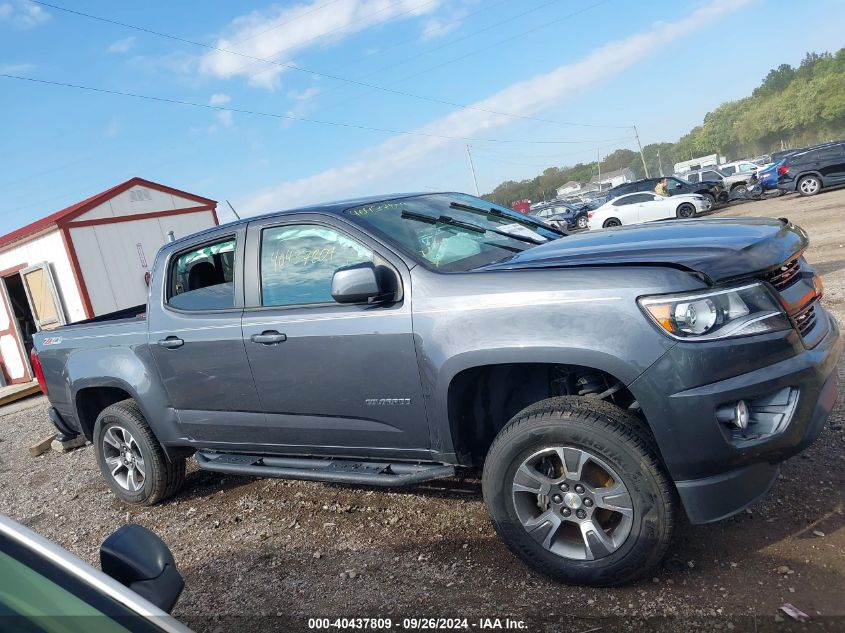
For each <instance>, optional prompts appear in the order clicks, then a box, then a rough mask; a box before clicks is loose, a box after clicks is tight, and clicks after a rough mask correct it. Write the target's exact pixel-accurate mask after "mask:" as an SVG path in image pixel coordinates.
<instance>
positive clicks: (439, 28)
mask: <svg viewBox="0 0 845 633" xmlns="http://www.w3.org/2000/svg"><path fill="white" fill-rule="evenodd" d="M460 25H461V23H460V21H452V20H450V21H448V22H447V21H443V20H441V19H440V18H432V19H431V20H428V21H427V22H426V23H425V24H424V25H423V31H422V39H423V40H432V39H434V38H436V37H443V36H444V35H446V34H447V33H450V32H452V31H454V30H455V29H456V28H458V27H459V26H460Z"/></svg>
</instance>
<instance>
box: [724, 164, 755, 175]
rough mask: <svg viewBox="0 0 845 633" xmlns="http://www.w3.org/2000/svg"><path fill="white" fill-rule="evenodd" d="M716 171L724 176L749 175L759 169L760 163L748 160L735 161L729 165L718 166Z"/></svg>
mask: <svg viewBox="0 0 845 633" xmlns="http://www.w3.org/2000/svg"><path fill="white" fill-rule="evenodd" d="M718 169H719V171H720V172H721V173H722V174H724V175H725V176H733V175H734V174H751V173H754V172H755V171H757V170H758V169H760V163H755V162H753V161H750V160H735V161H733V162H731V163H725V164H724V165H719V167H718Z"/></svg>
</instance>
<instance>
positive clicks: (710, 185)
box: [607, 176, 728, 206]
mask: <svg viewBox="0 0 845 633" xmlns="http://www.w3.org/2000/svg"><path fill="white" fill-rule="evenodd" d="M661 180H663V178H662V177H661V178H644V179H642V180H635V181H634V182H626V183H624V184H621V185H617V186H616V187H613V188H612V189H610V190H609V191H608V192H607V199H608V200H612V199H613V198H618V197H619V196H622V195H624V194H626V193H636V192H639V191H643V192H645V191H651V192H653V191H654V189H655V187H656V186H657V183H658V182H660V181H661ZM666 181H667V184H668V193H669V195H672V196H674V195H676V194H687V193H694V194H698V195H700V196H704V197H705V198H708V199H709V200H710V205H711V206H713V205H715V204H716V202H727V201H728V192H727V191H725V187H724V185H723V184H722V183H721V182H719V181H712V180H707V181H703V182H697V183H691V182H689V181H687V180H684V179H683V178H678V177H677V176H668V177H666Z"/></svg>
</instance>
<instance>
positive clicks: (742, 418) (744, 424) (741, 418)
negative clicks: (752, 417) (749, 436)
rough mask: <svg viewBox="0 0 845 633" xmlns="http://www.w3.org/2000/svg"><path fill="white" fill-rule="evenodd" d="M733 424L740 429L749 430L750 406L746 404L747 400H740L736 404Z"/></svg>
mask: <svg viewBox="0 0 845 633" xmlns="http://www.w3.org/2000/svg"><path fill="white" fill-rule="evenodd" d="M733 424H734V426H735V427H737V428H738V429H747V428H748V405H747V404H745V400H740V401H739V402H737V403H736V407H735V408H734V419H733Z"/></svg>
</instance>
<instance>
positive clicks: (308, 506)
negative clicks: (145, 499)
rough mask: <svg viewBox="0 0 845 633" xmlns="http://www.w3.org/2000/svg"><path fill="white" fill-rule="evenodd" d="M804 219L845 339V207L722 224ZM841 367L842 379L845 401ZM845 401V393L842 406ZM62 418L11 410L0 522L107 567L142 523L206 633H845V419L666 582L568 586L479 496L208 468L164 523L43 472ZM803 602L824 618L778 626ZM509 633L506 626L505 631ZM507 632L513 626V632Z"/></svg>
mask: <svg viewBox="0 0 845 633" xmlns="http://www.w3.org/2000/svg"><path fill="white" fill-rule="evenodd" d="M727 215H749V216H757V215H766V216H773V217H788V218H789V219H790V220H793V221H794V222H796V223H797V224H799V225H801V226H803V227H804V228H805V229H806V230H807V231H808V233H809V235H810V238H811V246H810V249H809V251H808V253H807V257H808V259H809V260H810V261H811V262H812V263H813V264H814V265H815V266H816V269H817V270H818V271H819V272H820V273H821V274H822V275H824V280H825V287H826V299H825V304H826V305H827V307H828V308H829V309H831V310H832V311H833V312H834V314H835V315H836V316H837V318H838V319H839V321H840V323H842V322H845V222H843V220H845V190H840V191H834V192H829V193H824V194H821V195H819V196H816V197H815V198H798V197H797V196H795V195H790V196H786V197H783V198H780V199H776V200H769V201H763V202H749V203H743V204H741V205H734V206H731V207H730V208H728V209H724V210H721V211H719V212H717V213H715V214H714V216H727ZM842 372H843V364H842V363H840V367H839V373H840V384H843V381H842V377H841V374H842ZM843 393H845V389H843ZM46 409H47V405H46V401H45V400H44V399H43V398H34V399H30V400H28V401H25V402H23V403H18V404H15V405H10V406H9V407H6V408H5V409H4V410H0V416H1V417H0V512H2V513H4V514H8V515H10V516H12V517H13V518H15V519H17V520H19V521H21V522H23V523H25V524H26V525H28V526H30V527H32V528H33V529H34V530H36V531H38V532H40V533H41V534H43V535H44V536H46V537H48V538H50V539H53V540H55V541H57V542H58V543H60V544H61V545H63V546H64V547H66V548H67V549H69V550H70V551H72V552H74V553H75V554H77V555H78V556H80V557H81V558H83V559H85V560H87V561H89V562H91V563H94V564H96V563H97V561H98V547H99V544H100V542H101V541H102V540H103V539H104V538H105V537H106V536H107V535H108V534H109V533H111V532H112V531H113V530H115V529H117V528H118V527H119V526H121V525H123V524H124V523H126V522H130V521H131V522H135V523H140V524H142V525H145V526H147V527H149V528H151V529H153V530H155V531H156V532H157V533H158V534H159V535H161V536H162V538H163V539H164V540H165V541H166V542H167V543H168V544H169V545H170V547H171V549H172V550H173V552H174V554H175V556H176V560H177V563H178V566H179V569H180V570H181V572H182V574H183V575H184V577H185V580H186V582H187V588H186V590H185V593H184V594H183V596H182V598H181V600H180V601H179V603H178V605H177V606H176V609H175V615H176V616H177V617H178V618H180V619H181V620H183V621H185V622H187V623H189V624H190V625H191V626H192V627H193V628H195V629H196V630H198V631H209V632H215V633H216V632H218V631H220V632H222V631H230V630H243V629H247V628H250V629H252V630H254V631H264V630H267V631H270V630H279V631H288V630H290V631H298V630H307V628H308V618H313V617H365V616H370V617H372V616H379V617H390V618H393V621H394V628H401V625H402V618H405V617H414V618H423V617H452V618H468V624H469V626H470V628H474V629H480V628H483V626H482V625H483V621H481V619H482V618H497V617H498V618H511V619H514V620H522V621H524V622H525V627H526V629H527V630H531V631H539V630H549V631H572V632H573V633H577V632H587V631H599V630H601V631H619V630H661V631H662V630H666V631H668V630H673V631H675V630H677V631H687V630H701V631H713V630H725V631H727V630H733V631H746V630H747V631H775V630H777V631H793V630H795V631H797V630H816V631H818V630H824V631H844V630H845V600H843V598H845V529H842V528H843V525H845V516H843V511H845V505H844V504H843V490H845V469H843V466H845V432H843V421H845V403H843V397H842V396H840V399H839V402H838V403H837V406H836V409H835V411H834V412H833V415H832V417H831V419H830V421H829V423H828V425H827V427H826V428H825V430H824V432H823V433H822V436H821V438H820V439H819V441H817V442H816V443H815V444H814V445H813V446H812V447H811V448H810V449H808V450H807V451H806V452H805V453H803V454H802V455H800V456H799V457H796V458H793V459H792V460H790V461H788V462H787V463H786V464H785V465H784V467H783V470H782V474H781V475H780V478H779V481H778V482H777V483H776V485H775V487H774V488H773V490H772V491H771V492H770V494H769V495H768V496H767V497H766V498H765V499H764V500H763V501H762V502H760V503H758V504H757V505H756V506H754V507H753V508H752V509H750V510H748V511H746V512H742V513H741V514H739V515H738V516H736V517H734V518H732V519H729V520H727V521H724V522H721V523H718V524H713V525H706V526H690V525H687V524H684V523H683V522H682V523H681V525H680V526H679V529H678V530H677V533H676V538H675V540H674V544H673V545H672V547H671V549H670V551H669V554H668V557H667V559H666V561H665V563H664V565H663V567H662V569H661V570H659V571H658V572H657V573H656V574H655V575H654V577H653V578H648V579H646V580H645V581H643V582H640V583H638V584H636V585H633V586H628V587H623V588H618V589H589V588H580V587H571V586H565V585H560V584H557V583H554V582H551V581H550V580H548V579H546V578H545V577H543V576H540V575H538V574H536V573H534V572H532V571H530V570H529V569H527V568H526V567H524V566H523V565H522V564H521V563H520V562H519V561H517V560H515V559H514V558H513V557H512V556H511V555H510V554H509V553H508V552H507V550H506V549H505V547H504V546H503V545H502V544H501V543H500V542H499V540H498V538H497V537H496V535H495V534H494V532H493V529H492V527H491V525H490V522H489V520H488V517H487V514H486V511H485V509H484V505H483V503H482V499H481V489H480V482H479V481H478V480H476V479H466V480H462V481H458V480H447V481H444V482H442V483H438V484H436V485H426V486H420V487H418V488H414V489H412V490H408V491H401V492H384V491H378V490H373V489H367V488H354V487H348V486H340V485H326V484H318V483H307V482H288V481H278V480H256V479H249V478H235V477H226V476H222V475H218V474H213V473H208V472H203V471H199V470H197V468H196V466H195V465H194V464H193V463H192V464H191V466H190V473H189V476H188V481H187V485H186V487H185V489H184V490H183V492H182V493H181V494H179V495H178V496H177V497H176V498H175V499H172V500H170V501H168V502H166V503H164V504H162V505H160V506H157V507H154V508H149V509H138V508H134V507H128V506H125V505H123V504H122V503H121V502H119V501H118V500H117V499H116V498H115V497H114V496H113V495H112V494H111V493H110V492H109V491H108V490H107V488H106V486H105V485H104V484H103V482H102V481H101V479H100V475H99V472H98V470H97V466H96V463H95V460H94V451H93V448H92V447H91V446H90V445H88V446H86V447H84V448H81V449H79V450H76V451H74V452H71V453H69V454H64V455H62V454H57V453H55V452H48V453H46V454H45V455H43V456H41V457H38V458H35V459H33V458H30V457H29V456H28V454H27V447H28V446H30V445H32V444H34V443H35V442H36V441H38V440H40V439H42V438H43V437H44V436H46V435H48V434H49V433H50V432H51V427H50V424H49V422H48V420H47V416H46ZM784 603H791V604H793V605H795V606H796V607H798V608H799V609H801V610H802V611H804V612H805V613H807V614H808V615H809V616H810V618H811V619H810V622H809V623H807V624H799V623H797V622H794V621H792V620H790V619H789V618H787V617H785V616H783V614H782V613H779V607H780V606H781V605H783V604H784ZM494 624H495V622H494ZM501 626H502V628H504V627H505V623H504V621H502V622H501Z"/></svg>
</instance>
